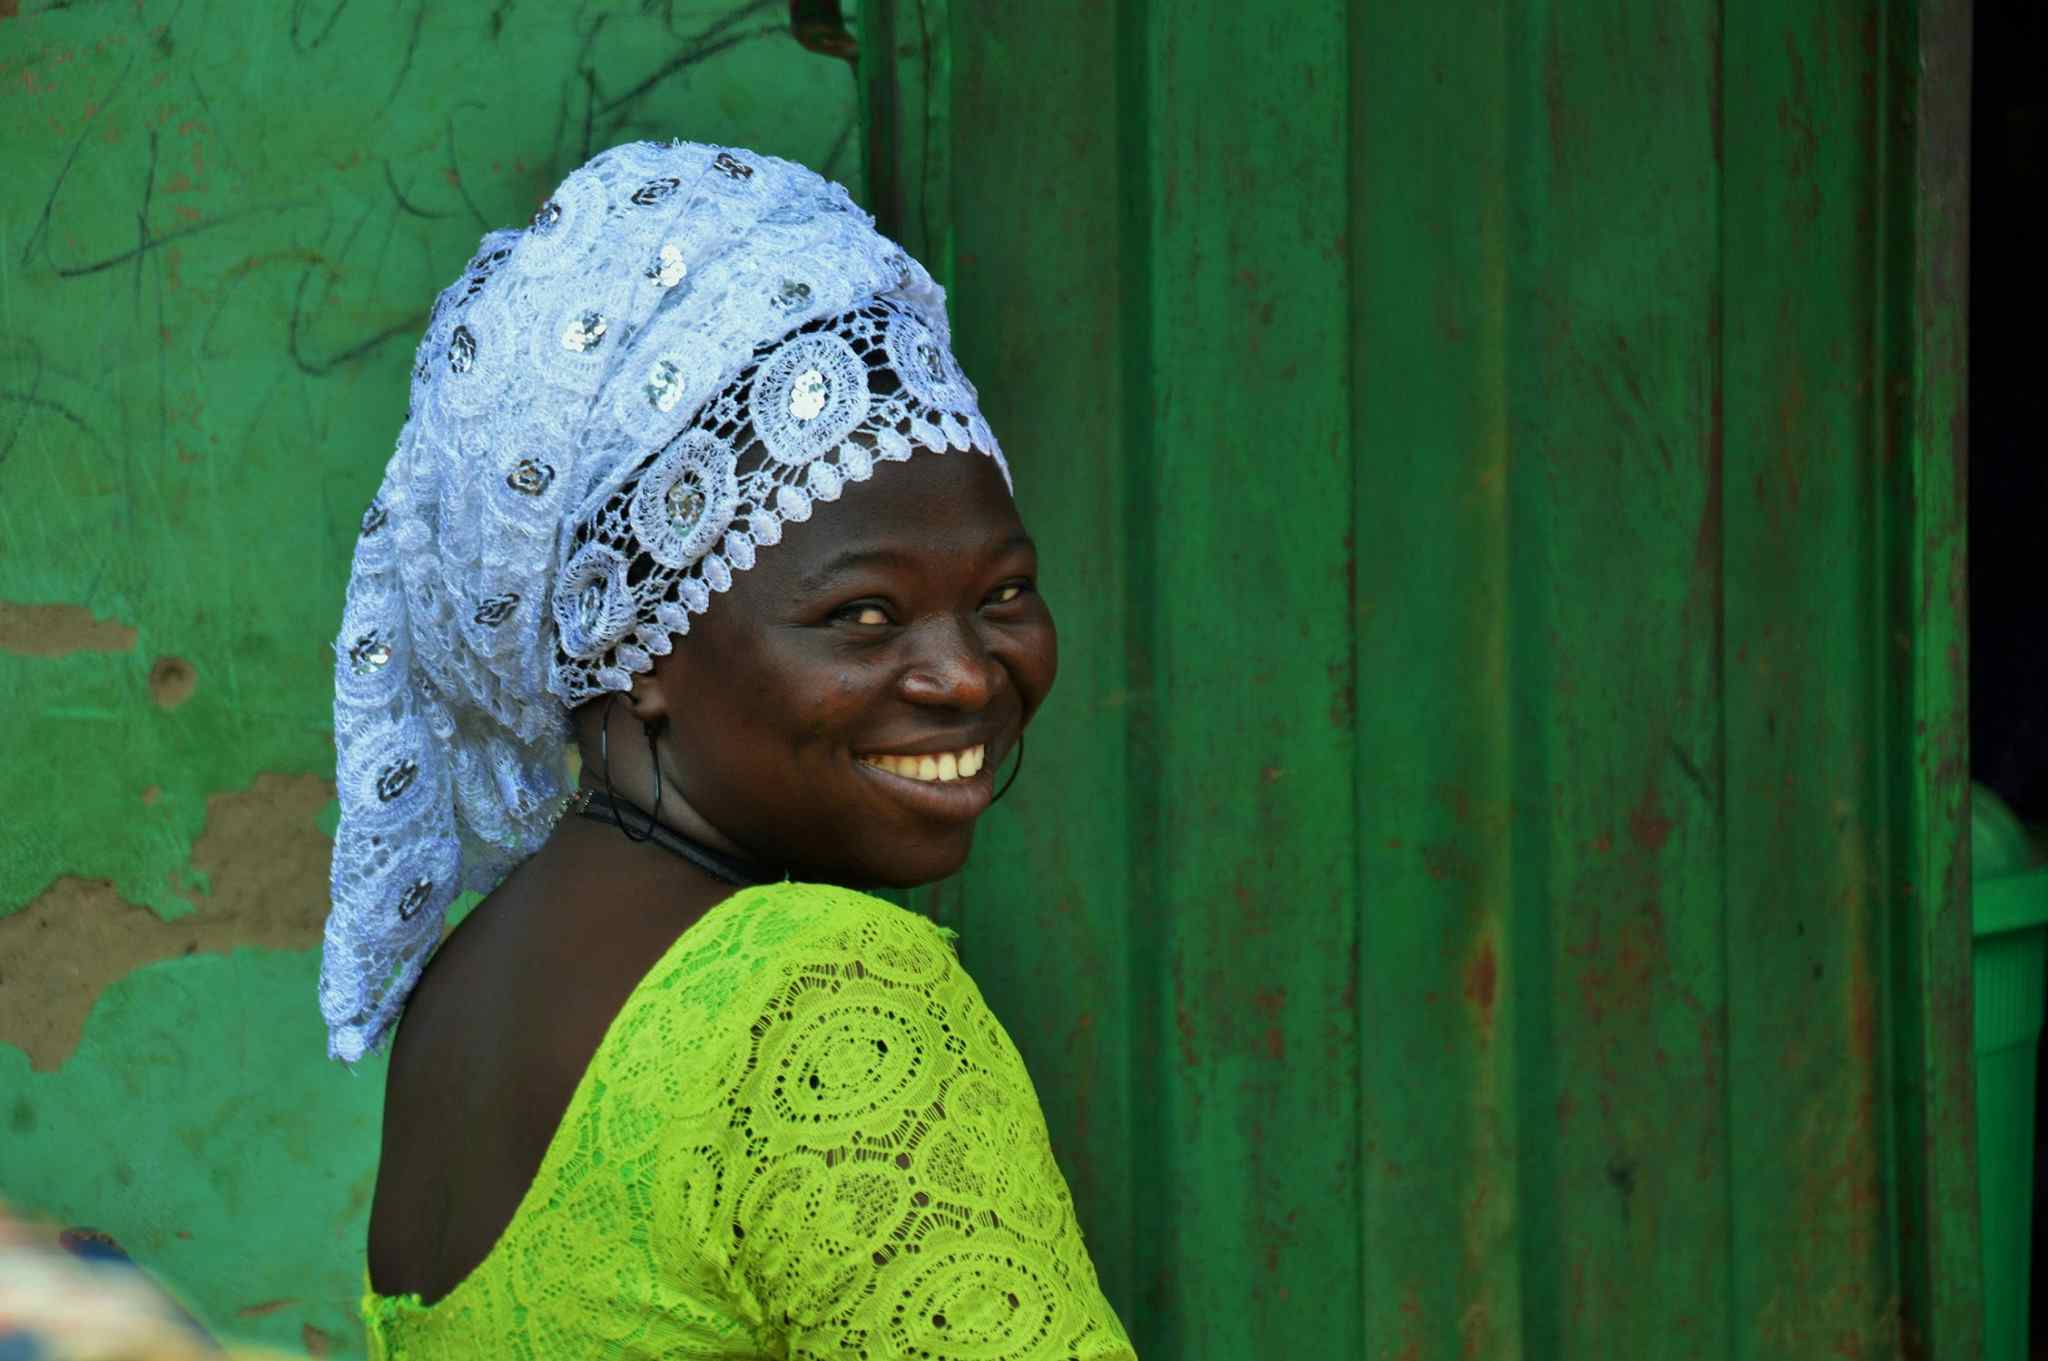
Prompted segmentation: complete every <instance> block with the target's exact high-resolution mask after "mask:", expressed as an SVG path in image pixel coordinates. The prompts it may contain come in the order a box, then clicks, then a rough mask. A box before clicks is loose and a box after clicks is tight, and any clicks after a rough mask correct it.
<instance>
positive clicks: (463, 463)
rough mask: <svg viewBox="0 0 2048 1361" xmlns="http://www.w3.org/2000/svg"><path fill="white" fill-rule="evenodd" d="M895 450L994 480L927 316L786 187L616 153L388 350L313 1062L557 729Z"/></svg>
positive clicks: (349, 677) (512, 817)
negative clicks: (406, 368) (403, 407)
mask: <svg viewBox="0 0 2048 1361" xmlns="http://www.w3.org/2000/svg"><path fill="white" fill-rule="evenodd" d="M920 448H925V449H932V450H945V449H949V448H950V449H958V450H966V449H970V448H973V449H978V450H980V451H982V452H984V453H986V454H988V455H990V456H992V457H994V458H996V459H997V461H998V462H999V463H1000V462H1001V460H1002V455H1001V452H1000V451H999V450H998V448H997V446H996V442H995V439H994V437H993V436H992V435H991V434H990V433H989V430H988V427H987V425H986V424H985V423H984V421H983V420H982V418H981V415H980V413H979V411H978V409H977V408H976V405H975V393H974V388H973V386H972V385H971V384H969V383H968V381H967V379H966V378H965V376H964V375H962V374H961V372H960V370H959V367H958V365H957V364H956V363H955V362H954V360H953V357H952V354H951V350H950V345H949V336H948V330H947V325H946V315H945V305H944V295H943V293H942V292H941V290H940V289H939V287H938V286H937V285H936V284H935V283H934V282H933V281H932V278H931V276H930V275H929V274H928V273H926V271H925V270H924V268H923V267H922V266H920V265H919V264H918V263H917V262H916V261H915V260H912V259H911V258H910V257H909V256H908V255H907V254H906V253H905V252H904V251H903V250H902V249H901V248H900V247H898V246H896V245H895V244H894V243H893V242H891V241H889V240H888V239H887V238H885V237H883V236H882V235H880V234H879V233H877V232H876V231H875V230H874V226H873V222H872V219H870V218H869V217H868V216H867V215H866V214H865V213H863V212H862V211H861V210H860V209H859V208H858V207H856V206H855V205H854V203H853V202H852V200H851V199H850V198H848V196H847V194H846V191H845V190H844V189H842V188H841V187H840V186H838V185H836V184H832V183H829V182H828V181H826V180H824V179H821V178H820V177H819V176H817V175H815V174H813V173H812V172H811V171H809V170H806V169H804V168H803V167H802V166H798V165H793V164H791V163H789V162H787V161H781V160H777V159H775V158H773V157H769V156H761V155H757V154H755V153H752V152H748V151H742V150H737V149H733V148H724V147H715V146H701V145H697V144H693V143H684V142H676V143H668V144H658V143H651V142H641V143H635V144H632V145H628V146H621V147H616V148H613V149H612V150H610V151H607V152H604V153H603V154H601V155H599V156H597V157H596V158H594V159H593V160H591V161H590V162H589V163H588V164H586V165H584V166H583V167H582V168H580V169H578V170H576V171H575V172H573V173H572V174H570V176H569V177H568V178H567V179H566V180H564V181H563V182H562V185H561V187H560V188H559V189H557V190H556V191H555V194H554V196H553V197H552V198H551V199H550V200H549V201H548V202H547V203H546V204H545V205H544V206H543V207H542V208H541V210H540V212H539V213H538V214H536V215H535V217H534V219H533V222H532V225H531V226H529V227H527V228H526V229H524V230H521V231H499V232H493V233H491V234H490V235H488V236H486V237H485V238H484V239H483V243H482V245H481V246H480V247H479V249H478V251H477V254H476V258H475V259H473V260H472V261H470V264H469V267H468V268H467V269H465V270H464V271H463V276H462V278H460V279H459V280H457V281H456V283H455V284H454V285H453V286H451V287H450V288H448V289H447V290H446V291H445V292H443V293H442V294H441V295H440V297H439V298H438V299H437V300H436V301H435V304H434V309H433V313H432V316H431V319H430V320H429V322H428V324H427V330H426V335H425V336H424V337H423V338H422V340H421V341H420V346H419V352H418V357H417V361H416V363H415V364H414V367H413V378H412V400H411V404H410V406H409V408H408V410H407V413H406V420H405V425H404V428H403V430H402V431H401V432H400V434H399V437H398V448H397V452H396V453H394V454H393V455H392V458H391V461H390V464H389V466H388V467H387V468H386V470H385V474H384V481H383V485H382V487H381V488H380V490H379V491H378V493H377V496H376V499H375V500H374V501H372V502H371V503H370V506H369V509H368V510H367V511H365V512H364V515H363V521H362V532H361V536H360V537H359V538H358V540H357V543H356V551H355V560H354V565H353V567H352V570H351V573H350V577H349V587H348V599H347V604H346V606H345V609H344V613H343V618H342V625H341V632H340V635H339V637H338V638H337V639H336V642H335V670H334V734H335V746H336V749H337V765H338V774H337V783H338V785H339V793H340V801H341V824H340V827H339V829H338V831H337V834H336V837H335V843H334V864H333V873H332V881H331V886H332V894H333V906H332V910H331V911H330V913H329V915H328V919H327V931H326V945H325V951H324V954H323V958H322V962H321V973H320V1008H321V1012H322V1014H323V1015H324V1017H325V1018H326V1021H327V1026H328V1035H329V1044H328V1047H329V1053H330V1054H331V1055H332V1056H333V1057H336V1058H339V1059H342V1060H344V1061H350V1062H352V1061H354V1060H356V1059H358V1058H360V1057H362V1056H363V1055H364V1054H365V1053H368V1052H369V1051H371V1050H372V1049H374V1048H375V1047H376V1046H377V1045H378V1044H379V1043H380V1042H381V1040H382V1038H383V1037H384V1035H385V1034H386V1032H387V1031H388V1029H389V1028H390V1026H391V1024H392V1023H393V1021H394V1020H395V1019H396V1018H397V1015H398V1012H399V1010H400V1008H401V1007H402V1006H403V1004H404V1001H405V997H406V994H407V993H408V991H409V990H410V989H411V987H412V985H413V983H414V982H415V981H416V980H417V979H418V977H419V974H420V970H421V969H422V968H423V967H424V966H425V963H426V959H427V956H428V954H429V953H430V952H431V951H432V949H433V947H434V945H435V942H436V941H437V940H438V939H439V936H440V932H441V927H442V922H443V911H444V909H445V908H446V907H447V906H448V905H449V903H450V902H451V901H452V900H453V899H454V898H455V897H456V895H457V894H458V893H460V892H463V891H465V890H468V891H474V892H488V891H489V890H490V889H492V888H494V887H496V886H497V884H498V883H499V882H500V881H501V880H502V879H503V878H504V876H505V875H506V874H507V873H508V872H509V871H510V870H511V868H512V867H513V866H514V865H515V864H517V863H518V862H519V861H520V860H521V859H523V858H524V857H526V856H528V855H530V854H532V853H533V851H534V850H536V849H537V848H538V847H539V845H540V843H541V841H542V840H543V839H544V838H545V837H546V835H547V832H548V830H549V828H550V827H551V826H552V825H553V822H554V820H555V818H556V817H557V816H558V815H559V811H560V808H561V805H562V801H563V798H564V795H565V794H566V792H567V791H566V788H565V774H564V744H565V742H566V740H567V737H568V721H567V712H568V710H569V709H570V708H571V707H573V706H575V705H577V704H580V703H582V702H583V701H585V700H588V699H591V698H593V697H595V696H598V695H601V694H604V693H606V692H610V691H618V690H623V689H626V688H627V687H628V686H629V685H630V684H631V678H632V676H633V675H634V674H635V673H640V672H645V671H647V670H648V669H649V668H650V667H652V665H653V664H654V658H656V657H658V656H661V655H663V654H665V653H667V652H668V651H669V649H670V647H671V646H672V645H673V639H674V638H675V637H676V636H677V635H680V634H684V633H687V632H688V631H689V627H690V617H691V616H692V615H693V614H697V613H701V612H702V611H703V610H704V609H705V608H706V607H707V605H708V604H709V603H710V601H711V598H712V597H713V596H714V595H716V594H717V593H718V592H721V591H723V590H725V589H726V588H727V587H728V586H729V585H731V583H732V574H733V573H735V572H739V571H744V570H745V569H746V568H747V567H749V566H751V565H752V564H753V562H754V560H755V555H756V553H757V552H759V551H761V550H763V549H768V548H771V547H772V546H773V545H774V544H775V543H776V542H777V541H778V540H779V539H780V538H781V536H782V526H783V525H784V524H786V523H789V522H792V521H801V520H804V519H807V518H808V517H809V516H810V514H811V512H812V508H813V507H814V506H816V505H817V504H819V503H821V502H830V501H833V500H835V499H837V498H838V496H839V495H840V492H841V490H842V489H843V488H844V486H845V485H846V484H847V483H848V482H858V481H862V480H864V479H866V478H867V477H868V476H870V475H871V473H872V472H873V469H874V465H875V463H876V462H877V461H884V460H898V459H906V458H909V457H910V455H911V454H912V453H913V452H914V451H915V450H917V449H920ZM1008 475H1009V474H1008V468H1007V466H1005V467H1004V476H1005V477H1006V478H1007V477H1008Z"/></svg>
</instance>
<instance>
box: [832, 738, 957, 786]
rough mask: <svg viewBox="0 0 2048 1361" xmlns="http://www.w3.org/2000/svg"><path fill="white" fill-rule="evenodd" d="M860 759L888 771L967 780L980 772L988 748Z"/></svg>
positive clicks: (936, 779)
mask: <svg viewBox="0 0 2048 1361" xmlns="http://www.w3.org/2000/svg"><path fill="white" fill-rule="evenodd" d="M860 759H861V760H863V761H865V762H866V763H867V764H869V765H871V766H875V767H877V768H878V769H881V770H886V771H888V772H889V773H890V774H892V775H902V776H904V777H906V778H908V779H912V780H924V781H928V782H940V783H943V782H946V781H950V780H969V779H973V778H974V777H975V776H976V775H978V774H980V773H981V768H982V766H983V765H985V764H986V763H987V760H988V749H987V748H986V747H982V746H973V747H969V748H967V749H966V750H965V751H949V752H945V753H943V754H941V755H938V756H863V757H861V758H860Z"/></svg>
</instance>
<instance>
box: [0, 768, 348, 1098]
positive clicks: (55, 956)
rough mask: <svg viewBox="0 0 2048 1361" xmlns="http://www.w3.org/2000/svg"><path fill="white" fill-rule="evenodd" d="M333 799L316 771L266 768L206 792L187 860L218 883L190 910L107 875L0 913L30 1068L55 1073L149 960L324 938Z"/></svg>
mask: <svg viewBox="0 0 2048 1361" xmlns="http://www.w3.org/2000/svg"><path fill="white" fill-rule="evenodd" d="M333 796H334V785H333V783H332V782H331V781H329V780H323V779H321V778H320V777H319V776H317V775H259V776H257V777H256V781H255V783H253V784H252V785H250V786H249V788H247V789H246V790H241V791H238V792H234V793H227V794H215V795H214V796H212V797H211V798H209V799H208V800H207V801H206V830H205V832H204V833H202V834H201V836H200V838H199V840H198V841H197V842H196V843H194V844H193V847H192V859H191V865H192V868H193V869H194V870H195V871H197V872H198V873H197V875H195V876H194V877H195V878H198V877H203V879H204V881H205V882H206V883H208V884H209V885H210V889H209V890H208V891H206V892H189V893H184V896H185V897H187V898H188V899H189V900H190V901H191V902H192V904H193V906H194V907H196V908H198V909H199V910H198V911H197V912H195V913H193V914H192V915H190V916H186V917H180V918H178V919H177V920H176V921H169V922H167V921H164V920H162V919H160V918H159V917H157V916H156V915H155V914H154V913H152V912H150V910H149V909H148V908H145V907H139V906H137V905H136V904H134V903H131V902H128V901H127V900H125V899H124V898H122V897H121V896H120V894H118V893H116V892H115V891H114V886H113V884H112V883H111V882H110V881H108V880H105V879H82V878H79V877H77V876H74V875H64V876H62V877H60V878H58V879H57V880H56V881H55V882H54V883H52V884H51V885H50V886H49V887H48V888H46V889H44V890H43V892H42V893H41V894H40V895H38V896H37V897H36V899H35V900H34V901H33V902H31V903H30V904H29V905H28V906H27V907H25V908H23V909H21V911H19V912H16V913H13V914H12V915H10V916H7V917H4V918H0V989H4V990H5V991H6V994H7V997H8V1021H7V1030H8V1033H7V1042H8V1043H10V1044H13V1045H15V1046H16V1047H18V1048H20V1049H21V1050H22V1051H23V1052H24V1053H26V1054H27V1055H28V1060H29V1066H30V1067H31V1068H33V1069H35V1070H37V1071H38V1072H46V1073H47V1072H54V1071H55V1070H56V1069H57V1068H59V1067H60V1066H62V1065H63V1063H64V1061H65V1060H66V1059H68V1058H70V1057H71V1054H72V1052H73V1051H74V1050H76V1049H77V1048H78V1041H79V1039H80V1038H81V1037H82V1036H83V1035H84V1033H85V1019H86V1017H87V1016H88V1015H90V1014H91V1012H92V1008H93V1004H94V1003H95V1002H96V1001H98V1000H99V995H100V993H101V991H102V990H103V989H105V988H106V987H107V985H108V984H110V983H112V982H114V981H115V980H117V979H120V978H125V977H127V976H128V975H129V974H131V973H133V972H135V971H136V970H137V969H139V968H141V967H143V966H144V965H146V964H153V963H155V962H157V961H158V960H163V959H176V958H179V957H180V956H184V955H193V954H199V953H201V952H207V953H219V954H225V953H227V952H229V951H232V950H236V949H257V950H307V949H311V948H313V947H314V946H316V945H318V944H319V943H320V936H321V929H322V926H323V924H324V923H325V921H326V917H327V866H328V859H329V857H330V855H331V854H332V852H333V846H334V843H333V842H332V841H330V840H329V839H328V838H327V837H326V836H325V835H324V834H323V833H322V832H321V831H320V829H319V827H318V826H317V825H316V819H317V818H318V816H319V814H320V812H321V810H323V809H324V808H326V806H327V802H328V800H329V799H331V798H332V797H333ZM181 892H183V890H182V889H181ZM311 1004H312V1002H311V999H310V998H309V999H308V1000H307V1005H309V1006H310V1005H311Z"/></svg>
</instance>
